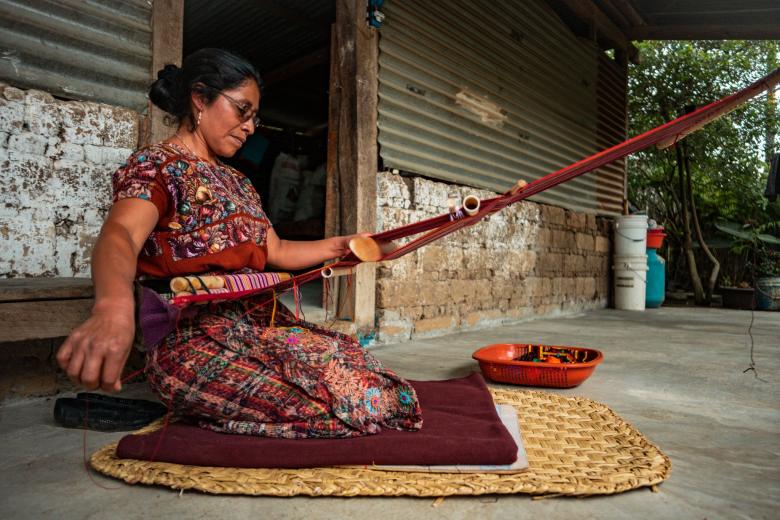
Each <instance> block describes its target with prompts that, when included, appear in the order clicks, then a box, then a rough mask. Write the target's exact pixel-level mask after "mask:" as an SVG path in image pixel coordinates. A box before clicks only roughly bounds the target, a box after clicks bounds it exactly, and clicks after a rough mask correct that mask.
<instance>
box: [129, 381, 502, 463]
mask: <svg viewBox="0 0 780 520" xmlns="http://www.w3.org/2000/svg"><path fill="white" fill-rule="evenodd" d="M411 383H412V386H414V388H415V390H417V395H418V397H419V398H420V405H421V406H422V412H423V427H422V429H421V430H419V431H416V432H408V431H399V430H392V429H388V428H385V429H383V430H382V432H381V433H379V434H377V435H369V436H365V437H353V438H348V439H278V438H275V439H274V438H266V437H252V436H248V435H230V434H225V433H216V432H213V431H210V430H205V429H203V428H199V427H198V426H195V425H191V424H183V423H174V424H170V425H169V426H168V427H167V428H166V429H164V430H158V431H156V432H154V433H150V434H147V435H128V436H126V437H124V438H122V440H121V441H119V446H118V447H117V450H116V452H117V456H118V457H120V458H127V459H140V460H155V461H160V462H173V463H177V464H188V465H195V466H222V467H238V468H308V467H319V466H335V465H347V464H349V465H353V464H356V465H360V464H369V465H370V464H398V465H410V464H416V465H438V464H490V465H500V464H511V463H513V462H514V461H515V460H516V459H517V446H516V445H515V442H514V440H513V439H512V437H511V435H510V434H509V432H507V430H506V428H504V426H503V425H502V424H501V420H500V419H499V417H498V414H497V413H496V408H495V405H494V404H493V399H492V397H491V395H490V393H489V392H488V389H487V386H485V381H484V379H482V376H481V375H480V374H477V373H475V374H472V375H470V376H468V377H463V378H459V379H449V380H445V381H411ZM158 445H159V446H158ZM155 452H156V453H155Z"/></svg>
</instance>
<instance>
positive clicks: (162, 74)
mask: <svg viewBox="0 0 780 520" xmlns="http://www.w3.org/2000/svg"><path fill="white" fill-rule="evenodd" d="M180 77H181V69H180V68H179V67H177V66H176V65H174V64H172V63H169V64H168V65H166V66H165V67H163V68H161V69H160V70H159V71H157V79H161V80H163V81H170V82H172V83H173V82H176V81H178V80H179V78H180Z"/></svg>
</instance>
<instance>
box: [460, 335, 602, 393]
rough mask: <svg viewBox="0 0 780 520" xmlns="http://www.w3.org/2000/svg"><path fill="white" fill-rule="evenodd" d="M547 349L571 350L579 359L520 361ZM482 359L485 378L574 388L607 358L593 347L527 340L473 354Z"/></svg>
mask: <svg viewBox="0 0 780 520" xmlns="http://www.w3.org/2000/svg"><path fill="white" fill-rule="evenodd" d="M540 347H541V348H543V349H544V351H545V352H551V353H556V352H561V353H567V354H570V355H572V356H573V357H575V358H576V359H577V360H578V361H576V362H573V363H556V364H554V363H544V362H534V361H518V358H520V357H522V356H524V355H526V354H528V353H529V352H537V351H538V349H539V348H540ZM471 357H473V358H474V359H476V360H477V361H478V362H479V368H480V370H482V374H483V375H484V376H485V378H487V379H490V380H492V381H496V382H499V383H511V384H515V385H525V386H544V387H553V388H572V387H575V386H577V385H579V384H580V383H582V382H583V381H585V380H586V379H587V378H589V377H590V375H591V374H592V373H593V371H594V370H595V369H596V365H598V364H599V363H601V362H602V361H603V360H604V355H603V354H602V353H601V352H600V351H598V350H596V349H591V348H580V347H570V346H554V345H538V344H535V345H534V344H527V343H498V344H495V345H488V346H486V347H482V348H481V349H479V350H477V351H476V352H474V354H472V356H471Z"/></svg>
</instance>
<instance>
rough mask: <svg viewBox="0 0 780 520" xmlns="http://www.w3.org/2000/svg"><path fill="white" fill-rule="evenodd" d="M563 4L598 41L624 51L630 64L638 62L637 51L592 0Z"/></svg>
mask: <svg viewBox="0 0 780 520" xmlns="http://www.w3.org/2000/svg"><path fill="white" fill-rule="evenodd" d="M564 3H565V4H566V6H567V7H568V8H569V10H570V11H571V12H572V13H574V14H575V15H576V16H577V17H578V18H580V19H581V20H583V21H585V22H586V23H587V24H588V25H589V26H590V27H591V28H592V30H595V32H596V36H597V38H598V39H600V40H605V41H606V42H608V45H609V46H610V47H612V48H614V49H617V50H622V51H625V52H626V54H627V55H628V58H629V60H631V61H632V62H634V63H636V62H637V61H638V59H639V50H638V49H637V48H636V47H634V46H633V45H632V44H631V43H630V42H629V41H628V38H627V37H626V35H625V34H624V33H623V31H622V30H620V28H619V27H618V26H617V25H615V23H614V22H613V21H612V20H611V19H610V18H609V17H608V16H607V15H606V14H604V13H603V12H602V11H601V9H599V8H598V6H597V5H596V4H595V3H593V0H564Z"/></svg>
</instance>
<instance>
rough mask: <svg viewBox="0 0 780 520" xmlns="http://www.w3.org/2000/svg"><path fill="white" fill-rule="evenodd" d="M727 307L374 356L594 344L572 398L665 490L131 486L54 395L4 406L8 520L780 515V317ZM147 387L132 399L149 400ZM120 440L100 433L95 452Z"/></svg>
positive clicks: (454, 355)
mask: <svg viewBox="0 0 780 520" xmlns="http://www.w3.org/2000/svg"><path fill="white" fill-rule="evenodd" d="M750 319H751V314H750V312H746V311H728V310H721V309H697V308H672V307H667V308H662V309H657V310H653V311H647V312H643V313H632V312H626V311H614V310H602V311H597V312H591V313H587V314H583V315H578V316H573V317H565V318H555V319H539V320H535V321H529V322H526V323H523V324H519V325H515V326H511V327H502V328H495V329H490V330H483V331H478V332H471V333H462V334H455V335H452V336H448V337H443V338H435V339H428V340H422V341H413V342H409V343H404V344H399V345H389V346H382V347H379V348H377V349H375V350H374V353H375V354H376V356H377V357H379V358H380V359H381V360H382V361H384V362H385V363H387V365H388V366H390V367H392V368H393V369H395V370H396V371H398V372H399V373H400V374H401V375H403V376H405V377H408V378H412V379H443V378H449V377H456V376H463V375H466V374H468V373H470V372H472V371H474V370H476V369H477V366H476V364H475V363H474V362H473V361H472V360H471V357H470V356H471V353H472V351H474V350H476V349H477V348H478V347H480V346H483V345H485V344H488V343H495V342H541V343H548V344H576V345H581V346H587V347H595V348H598V349H600V350H602V351H603V352H604V355H605V358H606V359H605V362H604V363H603V364H602V365H601V366H600V367H599V368H598V369H597V370H596V372H595V374H594V375H593V377H591V379H589V380H588V381H586V382H585V383H584V384H582V385H581V386H580V387H578V388H575V389H573V390H566V391H562V393H564V394H570V395H583V396H586V397H589V398H592V399H595V400H597V401H600V402H603V403H606V404H607V405H609V406H610V407H612V409H613V410H615V411H616V412H617V413H618V414H619V415H621V416H622V417H623V418H624V419H626V420H627V421H629V422H630V423H632V424H633V425H634V426H635V427H636V428H638V429H639V430H640V431H641V432H642V433H644V434H645V435H646V436H647V437H648V438H649V439H650V440H651V441H652V442H654V443H655V444H656V445H657V446H659V447H660V448H661V449H662V450H663V451H664V452H665V453H666V454H667V455H668V456H669V457H670V458H671V459H672V464H673V468H672V474H671V477H670V478H669V480H667V481H666V482H665V483H663V484H662V485H660V486H659V491H660V492H659V493H652V492H650V491H649V490H647V489H640V490H635V491H631V492H628V493H623V494H620V495H614V496H607V497H595V498H587V499H569V498H552V499H546V500H532V499H530V498H529V497H528V496H525V495H514V496H483V497H450V498H447V499H446V500H444V501H443V502H442V503H441V504H440V505H438V507H435V508H434V507H433V499H428V498H425V499H418V498H263V497H235V496H210V495H205V494H201V493H197V492H185V493H183V494H180V493H179V492H177V491H173V490H169V489H167V488H158V487H147V486H141V485H136V486H130V485H125V484H123V483H120V482H119V481H115V480H112V479H109V478H104V477H102V476H100V475H94V476H93V477H92V478H90V476H88V475H87V473H86V472H85V470H84V467H83V462H82V461H83V459H82V457H83V456H82V449H83V446H84V440H85V437H84V434H83V432H82V431H77V430H66V429H62V428H58V427H57V426H55V425H54V423H53V422H52V419H51V410H52V407H53V404H54V401H53V399H30V400H25V401H16V402H11V403H6V404H4V405H3V406H2V407H0V446H2V453H3V455H2V459H1V460H0V470H2V479H0V517H2V518H41V517H46V518H109V517H110V518H122V519H125V518H177V517H184V516H186V517H187V518H227V517H229V518H371V519H378V518H404V517H405V518H447V519H455V518H495V519H500V518H512V519H526V518H528V519H538V518H552V519H556V518H559V519H567V520H569V519H572V518H607V519H609V518H632V519H633V518H675V519H676V518H695V519H704V518H706V519H709V520H712V519H715V518H724V519H736V518H751V519H759V518H767V519H768V518H778V509H780V399H779V398H780V313H769V312H757V313H756V314H755V322H754V324H753V328H752V332H753V337H754V339H755V353H754V358H755V364H756V367H757V369H758V375H759V376H760V377H761V379H763V381H762V380H759V379H757V378H756V377H755V376H754V374H753V373H752V372H748V373H743V370H744V369H745V368H747V366H748V364H749V338H748V336H747V334H746V332H747V329H748V325H749V323H750ZM144 393H145V388H144V387H143V385H133V388H130V389H127V390H126V395H129V396H142V395H143V394H144ZM120 435H121V434H101V433H96V432H89V433H88V435H87V437H86V443H87V449H88V450H89V451H90V452H91V451H93V450H95V449H97V448H98V447H100V446H102V445H104V444H105V443H107V442H109V441H112V440H114V439H117V438H119V437H120Z"/></svg>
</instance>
